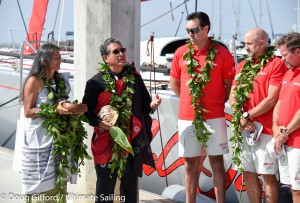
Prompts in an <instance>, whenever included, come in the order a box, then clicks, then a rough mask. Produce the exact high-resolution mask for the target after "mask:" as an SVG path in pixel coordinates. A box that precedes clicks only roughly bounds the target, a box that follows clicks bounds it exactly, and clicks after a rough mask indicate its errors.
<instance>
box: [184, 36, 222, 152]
mask: <svg viewBox="0 0 300 203" xmlns="http://www.w3.org/2000/svg"><path fill="white" fill-rule="evenodd" d="M215 44H217V43H216V42H214V41H212V40H211V44H210V46H209V49H208V50H207V52H206V53H207V56H206V57H205V61H206V64H205V66H204V67H203V68H202V69H201V72H197V71H196V68H197V67H198V66H199V63H198V62H197V61H196V60H195V59H194V58H193V56H194V48H193V45H192V43H191V42H190V41H188V48H189V51H188V52H187V53H185V54H184V56H183V59H184V60H186V62H187V67H188V69H187V70H188V74H189V75H190V76H191V79H189V80H188V81H187V83H186V84H187V85H189V88H190V95H193V99H192V102H191V103H192V106H193V109H194V114H195V119H194V120H193V125H194V127H195V130H196V132H195V136H196V138H197V140H198V141H199V142H201V144H202V146H203V147H206V143H207V141H208V138H209V136H210V135H211V133H210V132H209V131H208V130H207V128H206V127H205V125H204V113H206V112H207V110H206V109H204V108H203V104H202V103H201V97H203V96H204V93H203V89H204V88H205V85H206V83H207V82H209V81H210V80H211V79H210V71H211V70H213V64H212V63H213V62H214V60H215V55H216V53H218V50H216V49H214V45H215Z"/></svg>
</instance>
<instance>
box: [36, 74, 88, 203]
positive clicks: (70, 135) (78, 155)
mask: <svg viewBox="0 0 300 203" xmlns="http://www.w3.org/2000/svg"><path fill="white" fill-rule="evenodd" d="M53 79H54V81H55V85H53V84H52V80H50V81H49V80H46V79H43V81H44V84H45V88H47V90H48V95H47V99H48V100H49V101H51V102H52V104H54V106H51V105H50V104H46V103H41V105H40V108H41V111H39V112H38V113H37V114H38V115H39V116H40V117H41V118H42V119H43V120H44V122H43V126H44V127H45V129H46V132H47V135H49V136H52V137H53V145H54V151H53V154H52V155H53V156H56V155H58V158H59V163H58V168H57V171H56V172H57V181H56V185H57V186H58V188H59V192H58V202H65V199H66V189H65V186H66V178H67V172H66V171H70V172H71V174H76V173H77V172H78V173H79V174H80V166H81V165H84V158H87V159H91V157H90V156H89V155H88V153H87V151H86V149H87V146H86V144H85V143H84V139H85V138H87V132H86V131H85V128H84V127H83V125H82V121H84V122H88V120H87V118H86V117H85V116H84V115H78V114H72V115H71V114H66V115H59V114H58V110H57V109H56V108H57V105H58V102H59V101H60V100H62V99H67V98H68V95H67V94H66V92H65V89H66V85H65V81H64V79H63V78H62V76H61V75H60V74H58V73H55V74H54V78H53ZM74 103H77V101H74ZM70 155H71V159H70V158H69V157H70Z"/></svg>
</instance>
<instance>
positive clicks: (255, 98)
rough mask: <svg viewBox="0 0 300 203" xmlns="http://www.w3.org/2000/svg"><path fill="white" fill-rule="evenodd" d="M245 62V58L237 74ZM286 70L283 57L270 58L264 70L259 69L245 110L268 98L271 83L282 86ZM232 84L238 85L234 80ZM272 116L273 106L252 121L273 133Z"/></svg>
mask: <svg viewBox="0 0 300 203" xmlns="http://www.w3.org/2000/svg"><path fill="white" fill-rule="evenodd" d="M244 64H245V60H244V61H242V62H241V63H240V64H239V65H238V67H237V74H238V73H239V72H241V70H242V68H243V66H244ZM286 70H287V68H286V66H285V64H284V62H283V61H282V60H281V59H279V58H277V57H274V58H273V59H270V60H269V62H268V64H267V65H266V66H265V67H264V68H263V70H261V71H259V73H258V76H257V78H256V79H255V80H254V81H253V92H252V93H250V94H249V99H248V102H247V103H246V104H244V110H245V111H249V110H251V109H253V108H254V107H255V106H257V105H258V104H259V103H260V102H261V101H262V100H263V99H264V98H266V97H267V96H268V89H269V85H273V86H278V87H280V86H281V81H282V78H283V76H284V74H285V72H286ZM232 85H233V86H236V85H237V81H236V80H234V81H233V83H232ZM272 116H273V108H272V109H270V110H269V111H268V112H266V113H264V114H262V115H260V116H257V117H255V118H253V119H252V121H258V122H260V123H261V124H262V126H263V127H264V128H263V131H262V133H265V134H269V135H273V131H272Z"/></svg>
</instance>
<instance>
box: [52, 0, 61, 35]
mask: <svg viewBox="0 0 300 203" xmlns="http://www.w3.org/2000/svg"><path fill="white" fill-rule="evenodd" d="M59 7H60V0H59V1H58V5H57V10H56V15H55V20H54V25H53V29H52V31H53V32H54V29H55V25H56V20H57V16H58V11H59Z"/></svg>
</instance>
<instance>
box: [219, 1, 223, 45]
mask: <svg viewBox="0 0 300 203" xmlns="http://www.w3.org/2000/svg"><path fill="white" fill-rule="evenodd" d="M219 2H220V13H219V14H220V17H219V18H220V19H219V40H221V35H222V12H221V11H222V3H221V2H222V1H221V0H220V1H219Z"/></svg>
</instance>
